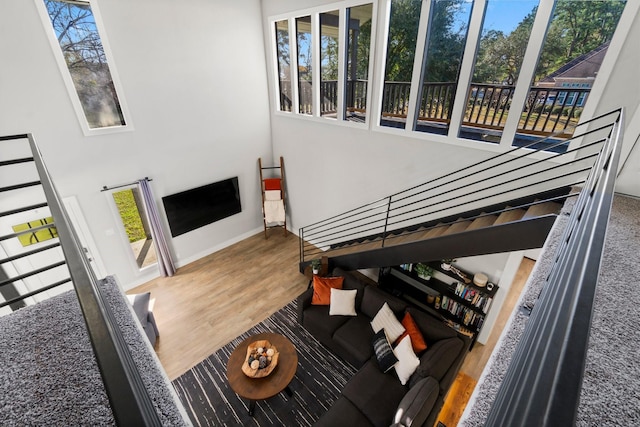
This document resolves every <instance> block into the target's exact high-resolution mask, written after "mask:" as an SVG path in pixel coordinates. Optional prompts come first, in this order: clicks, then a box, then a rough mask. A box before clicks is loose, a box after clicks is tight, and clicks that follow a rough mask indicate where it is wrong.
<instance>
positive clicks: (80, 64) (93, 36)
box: [44, 0, 126, 129]
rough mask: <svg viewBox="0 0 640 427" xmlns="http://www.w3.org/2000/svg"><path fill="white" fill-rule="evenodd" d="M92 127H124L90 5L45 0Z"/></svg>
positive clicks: (81, 102) (60, 0) (62, 0)
mask: <svg viewBox="0 0 640 427" xmlns="http://www.w3.org/2000/svg"><path fill="white" fill-rule="evenodd" d="M44 4H45V7H46V9H47V13H48V15H49V19H50V21H51V24H52V26H53V30H54V32H55V35H56V38H57V40H58V43H59V45H60V49H62V55H63V57H64V60H65V62H66V64H67V68H68V70H69V73H70V75H71V80H72V81H73V84H74V87H75V90H76V93H77V95H78V98H79V99H80V104H81V105H82V109H83V112H84V116H85V118H86V120H87V123H88V125H89V128H91V129H96V128H105V127H112V126H124V125H125V124H126V123H125V119H124V114H123V113H122V109H121V107H120V102H119V100H118V95H117V94H116V89H115V86H114V83H113V79H112V77H111V72H110V70H109V65H108V64H107V59H106V56H105V52H104V47H103V45H102V41H101V39H100V35H99V34H98V29H97V27H96V22H95V18H94V15H93V12H92V10H91V5H90V4H89V2H87V1H75V0H74V1H64V0H44Z"/></svg>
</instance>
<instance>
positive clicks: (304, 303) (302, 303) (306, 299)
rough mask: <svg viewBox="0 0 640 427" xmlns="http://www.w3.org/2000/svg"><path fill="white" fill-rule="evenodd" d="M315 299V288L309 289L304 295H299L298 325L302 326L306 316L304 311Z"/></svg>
mask: <svg viewBox="0 0 640 427" xmlns="http://www.w3.org/2000/svg"><path fill="white" fill-rule="evenodd" d="M312 298H313V288H310V289H307V290H306V291H304V292H303V293H302V294H300V295H298V298H297V299H298V307H297V311H298V323H299V324H301V325H302V320H303V316H304V310H305V309H306V308H307V307H309V306H310V305H311V299H312Z"/></svg>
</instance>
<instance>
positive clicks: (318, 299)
mask: <svg viewBox="0 0 640 427" xmlns="http://www.w3.org/2000/svg"><path fill="white" fill-rule="evenodd" d="M343 281H344V278H343V277H320V276H313V298H312V299H311V304H313V305H329V303H330V302H331V289H332V288H335V289H342V282H343Z"/></svg>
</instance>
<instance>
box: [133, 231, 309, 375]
mask: <svg viewBox="0 0 640 427" xmlns="http://www.w3.org/2000/svg"><path fill="white" fill-rule="evenodd" d="M268 233H269V238H268V239H266V240H265V238H264V233H262V232H260V233H258V234H256V235H254V236H252V237H250V238H248V239H245V240H243V241H241V242H238V243H236V244H234V245H232V246H229V247H227V248H225V249H223V250H221V251H218V252H216V253H213V254H211V255H209V256H207V257H204V258H201V259H199V260H198V261H195V262H193V263H191V264H188V265H186V266H184V267H181V268H179V269H178V271H177V273H176V274H175V275H174V276H173V277H166V278H158V279H154V280H152V281H150V282H147V283H145V284H143V285H141V286H138V287H136V288H134V289H131V290H130V291H128V292H127V293H128V294H136V293H142V292H151V298H153V299H155V301H154V306H153V313H154V316H155V318H156V323H157V324H158V329H159V330H160V338H159V339H158V341H157V343H156V347H155V349H156V353H157V355H158V358H159V359H160V363H162V366H163V367H164V369H165V371H166V373H167V375H168V377H169V379H170V380H173V379H175V378H177V377H179V376H180V375H181V374H183V373H184V372H186V371H187V370H189V369H190V368H191V367H193V366H195V365H196V364H198V363H199V362H200V361H202V360H203V359H205V358H206V357H208V356H209V355H210V354H212V353H213V352H215V351H216V350H218V349H219V348H220V347H222V346H223V345H225V344H226V343H228V342H229V341H231V340H232V339H233V338H235V337H237V336H238V335H240V334H241V333H242V332H244V331H246V330H247V329H249V328H250V327H251V326H253V325H255V324H256V323H258V322H261V321H262V320H264V319H265V318H267V317H269V316H270V315H271V314H273V313H274V312H275V311H277V310H278V309H280V308H281V307H283V306H284V305H286V304H287V303H289V302H290V301H291V300H293V299H294V298H295V297H297V296H298V295H299V294H301V293H302V292H303V291H304V290H305V289H306V288H307V284H308V283H309V279H307V278H306V277H305V276H304V275H302V274H301V273H300V272H299V271H298V256H299V255H298V253H299V252H298V242H299V240H298V237H297V236H295V235H293V234H290V233H289V235H287V236H286V237H285V236H284V235H283V233H282V231H281V230H270V231H269V232H268Z"/></svg>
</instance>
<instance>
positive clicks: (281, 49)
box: [275, 20, 293, 111]
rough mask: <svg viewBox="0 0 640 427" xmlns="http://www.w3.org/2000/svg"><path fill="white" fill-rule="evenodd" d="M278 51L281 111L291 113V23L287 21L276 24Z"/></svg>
mask: <svg viewBox="0 0 640 427" xmlns="http://www.w3.org/2000/svg"><path fill="white" fill-rule="evenodd" d="M275 28H276V50H277V58H278V87H279V89H280V90H279V93H280V100H279V101H280V103H279V109H280V110H281V111H291V104H292V102H291V99H292V96H293V95H292V93H291V62H290V61H291V59H290V58H291V57H290V54H289V53H290V50H289V22H288V21H287V20H284V21H278V22H276V23H275Z"/></svg>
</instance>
